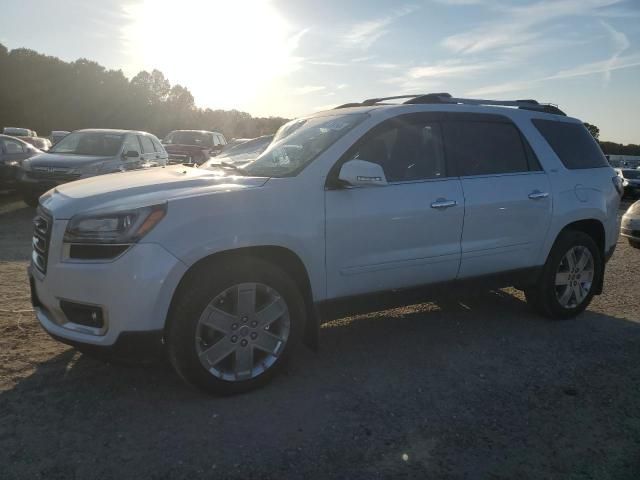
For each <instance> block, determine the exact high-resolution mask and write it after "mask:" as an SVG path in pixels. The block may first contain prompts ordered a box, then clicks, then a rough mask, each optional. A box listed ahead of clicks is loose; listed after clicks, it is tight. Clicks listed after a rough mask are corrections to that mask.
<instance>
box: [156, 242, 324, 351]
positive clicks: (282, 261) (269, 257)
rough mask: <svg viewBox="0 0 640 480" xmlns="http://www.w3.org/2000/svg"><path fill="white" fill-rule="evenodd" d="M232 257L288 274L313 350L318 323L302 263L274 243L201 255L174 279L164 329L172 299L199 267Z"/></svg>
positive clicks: (288, 250) (180, 291)
mask: <svg viewBox="0 0 640 480" xmlns="http://www.w3.org/2000/svg"><path fill="white" fill-rule="evenodd" d="M234 258H243V259H247V258H248V259H251V258H255V259H260V260H263V261H266V262H269V263H271V264H273V265H275V266H276V267H279V268H281V269H282V270H284V271H285V272H286V273H287V274H288V275H290V276H291V278H293V281H294V282H295V283H296V284H297V285H298V287H299V288H300V292H301V293H302V296H303V298H304V301H305V305H306V309H307V318H306V324H305V330H304V341H305V343H306V344H307V345H308V346H309V347H311V348H313V349H314V350H315V349H317V345H318V333H319V332H318V329H319V327H320V323H319V319H318V316H317V314H316V311H315V307H314V302H313V291H312V287H311V281H310V278H309V273H308V271H307V268H306V266H305V264H304V262H303V261H302V259H301V258H300V257H299V256H298V255H297V254H296V253H295V252H293V251H292V250H290V249H288V248H286V247H281V246H276V245H262V246H251V247H241V248H235V249H230V250H223V251H220V252H216V253H213V254H211V255H208V256H206V257H203V258H201V259H200V260H198V261H197V262H195V263H194V264H192V265H191V266H190V267H189V268H188V269H187V270H186V271H185V272H184V274H183V275H182V278H181V279H180V281H179V282H178V285H177V287H176V288H175V290H174V292H173V295H172V298H171V303H170V305H169V310H168V312H167V318H166V319H165V325H164V329H165V332H166V331H167V328H168V322H169V319H170V318H172V313H173V309H174V307H175V304H176V300H177V299H178V298H179V297H180V295H182V293H183V292H184V291H185V289H186V288H187V287H188V285H189V282H190V281H192V279H194V278H196V277H197V276H198V275H199V274H200V273H201V272H202V271H203V270H209V269H211V268H215V265H216V264H217V263H219V262H223V261H232V260H233V259H234Z"/></svg>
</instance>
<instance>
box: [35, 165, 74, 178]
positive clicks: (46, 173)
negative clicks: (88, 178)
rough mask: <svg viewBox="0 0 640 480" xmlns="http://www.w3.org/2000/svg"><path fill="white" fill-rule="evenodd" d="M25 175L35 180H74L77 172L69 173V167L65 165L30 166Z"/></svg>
mask: <svg viewBox="0 0 640 480" xmlns="http://www.w3.org/2000/svg"><path fill="white" fill-rule="evenodd" d="M27 175H28V176H29V177H31V178H34V179H37V180H54V181H60V180H69V181H70V180H76V179H77V178H79V177H80V174H79V173H71V169H70V168H65V167H32V169H31V171H29V172H27Z"/></svg>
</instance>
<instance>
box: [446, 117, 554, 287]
mask: <svg viewBox="0 0 640 480" xmlns="http://www.w3.org/2000/svg"><path fill="white" fill-rule="evenodd" d="M443 126H444V138H445V151H446V152H447V160H448V161H450V162H453V164H454V165H455V169H456V173H457V174H458V175H459V176H460V180H461V184H462V190H463V192H464V199H465V214H464V228H463V231H462V241H461V260H460V271H459V273H458V277H459V278H465V277H474V276H479V275H484V274H490V273H497V272H505V271H511V270H518V269H521V268H526V267H531V266H534V265H535V263H536V259H537V258H538V252H539V249H540V248H541V247H542V245H543V244H544V240H545V238H546V233H547V230H548V228H549V224H550V221H551V211H552V198H551V189H550V183H549V179H548V178H547V175H546V173H545V172H544V171H543V170H542V168H541V167H540V164H539V163H538V161H537V159H536V158H535V155H534V153H533V151H532V150H531V147H530V146H529V145H528V143H527V142H526V140H525V138H524V137H523V135H522V134H521V133H520V131H519V129H518V128H517V127H516V126H515V124H513V122H512V121H511V120H510V119H508V118H507V117H504V116H501V115H487V114H455V113H452V114H450V115H448V116H447V120H446V121H445V122H444V125H443Z"/></svg>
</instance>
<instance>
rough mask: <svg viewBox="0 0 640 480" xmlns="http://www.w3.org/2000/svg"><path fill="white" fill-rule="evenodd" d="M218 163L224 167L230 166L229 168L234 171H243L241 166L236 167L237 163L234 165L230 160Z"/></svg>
mask: <svg viewBox="0 0 640 480" xmlns="http://www.w3.org/2000/svg"><path fill="white" fill-rule="evenodd" d="M219 165H222V166H223V167H226V168H230V169H231V170H235V171H236V172H240V173H245V171H244V169H243V168H242V167H238V166H237V165H234V164H233V163H231V162H220V163H219Z"/></svg>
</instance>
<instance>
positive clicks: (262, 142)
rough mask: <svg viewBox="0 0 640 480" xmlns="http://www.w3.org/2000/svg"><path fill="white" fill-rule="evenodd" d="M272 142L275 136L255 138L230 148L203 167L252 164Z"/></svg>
mask: <svg viewBox="0 0 640 480" xmlns="http://www.w3.org/2000/svg"><path fill="white" fill-rule="evenodd" d="M271 140H273V135H267V136H265V137H259V138H254V139H253V140H249V141H247V142H244V143H240V144H238V145H234V147H233V148H230V149H229V150H227V151H225V152H223V153H221V154H220V155H218V156H217V157H213V158H212V159H211V160H208V161H207V162H206V163H205V164H204V165H202V167H205V168H206V167H211V166H214V167H215V166H216V164H218V165H219V164H220V163H221V162H239V163H246V162H250V161H251V160H254V159H255V158H256V157H257V156H258V155H260V154H261V153H262V152H264V151H265V150H266V148H267V147H268V146H269V144H270V143H271Z"/></svg>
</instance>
